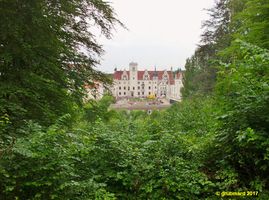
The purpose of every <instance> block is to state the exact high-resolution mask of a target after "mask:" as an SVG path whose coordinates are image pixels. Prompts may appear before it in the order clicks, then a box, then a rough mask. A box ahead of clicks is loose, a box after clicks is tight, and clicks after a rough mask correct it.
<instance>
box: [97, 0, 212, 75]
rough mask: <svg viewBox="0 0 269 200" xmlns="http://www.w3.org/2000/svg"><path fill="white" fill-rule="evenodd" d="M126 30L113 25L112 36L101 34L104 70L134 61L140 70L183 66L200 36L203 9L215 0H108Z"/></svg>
mask: <svg viewBox="0 0 269 200" xmlns="http://www.w3.org/2000/svg"><path fill="white" fill-rule="evenodd" d="M109 2H111V5H112V7H113V8H114V10H115V12H116V13H117V15H118V18H119V19H120V21H121V22H123V23H124V24H125V26H126V27H127V28H128V30H126V29H124V28H121V27H116V31H114V32H113V38H112V39H110V40H107V39H104V38H100V39H99V40H100V43H101V44H102V45H103V48H104V50H105V54H104V55H103V56H102V58H101V64H100V66H99V67H98V69H99V70H101V71H103V72H109V73H111V72H113V71H114V69H115V68H117V69H118V70H123V69H126V70H128V68H129V67H128V66H129V63H130V62H137V63H138V68H139V69H140V70H144V69H148V70H153V69H154V67H155V66H156V68H157V69H158V70H164V69H171V67H172V68H173V70H176V69H178V68H181V69H184V65H185V61H186V59H187V58H188V57H190V56H191V55H192V54H193V53H194V50H195V48H196V47H197V44H198V43H199V40H200V35H201V33H202V29H201V25H202V22H203V21H204V20H206V19H208V15H207V11H206V10H205V9H207V8H211V7H212V6H213V4H214V0H166V1H165V0H110V1H109Z"/></svg>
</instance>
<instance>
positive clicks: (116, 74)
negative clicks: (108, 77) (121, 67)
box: [113, 71, 129, 80]
mask: <svg viewBox="0 0 269 200" xmlns="http://www.w3.org/2000/svg"><path fill="white" fill-rule="evenodd" d="M123 72H124V71H115V72H114V74H113V79H114V80H121V76H122V74H123ZM126 72H127V75H128V78H129V71H126Z"/></svg>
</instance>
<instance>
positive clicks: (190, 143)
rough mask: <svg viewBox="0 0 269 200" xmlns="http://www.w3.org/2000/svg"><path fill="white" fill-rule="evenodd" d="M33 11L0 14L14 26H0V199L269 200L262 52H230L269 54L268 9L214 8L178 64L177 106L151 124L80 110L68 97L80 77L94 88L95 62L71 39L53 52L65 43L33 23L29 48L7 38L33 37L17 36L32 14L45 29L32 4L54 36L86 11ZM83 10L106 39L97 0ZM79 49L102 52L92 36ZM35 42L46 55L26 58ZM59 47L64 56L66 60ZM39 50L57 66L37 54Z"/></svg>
mask: <svg viewBox="0 0 269 200" xmlns="http://www.w3.org/2000/svg"><path fill="white" fill-rule="evenodd" d="M42 2H43V1H35V2H32V3H30V1H20V2H19V1H18V2H15V3H9V2H8V1H3V2H1V4H0V5H1V7H0V9H1V11H3V12H1V13H2V14H3V18H4V17H6V15H8V16H11V18H12V20H11V21H12V23H14V24H15V25H16V26H10V25H9V23H3V24H1V27H6V26H7V27H12V30H11V31H10V30H8V29H5V28H3V30H8V31H5V32H3V34H2V33H1V39H3V41H5V42H4V43H1V45H0V48H1V50H3V52H4V54H1V56H0V59H1V62H0V66H1V68H0V69H1V73H0V82H1V85H0V88H1V90H0V199H5V200H13V199H18V200H19V199H21V200H24V199H36V200H38V199H44V200H47V199H63V200H65V199H72V200H73V199H96V200H103V199H105V200H112V199H113V200H114V199H219V197H218V196H216V194H215V193H216V192H217V191H258V192H259V196H258V198H257V199H264V200H267V199H269V180H268V174H269V162H268V159H269V139H268V133H269V128H268V127H269V126H268V124H269V68H268V65H269V52H268V50H265V49H261V48H259V47H257V46H255V45H251V44H249V43H245V42H242V41H237V40H236V41H235V42H232V41H233V39H234V38H240V39H244V40H246V41H248V42H252V43H253V44H257V45H258V46H260V47H263V48H267V49H268V39H267V38H268V34H266V31H267V32H268V23H267V21H266V20H267V18H268V17H266V16H267V15H268V2H267V1H264V0H244V1H241V0H240V1H239V0H219V1H217V3H216V7H215V8H214V9H212V10H211V13H212V18H213V20H211V21H210V20H209V21H207V22H206V24H205V26H206V27H207V29H206V32H205V35H204V36H203V38H202V40H203V42H204V43H205V44H204V45H202V46H201V47H200V48H199V49H198V50H197V51H196V53H195V55H194V56H193V57H192V58H191V59H190V60H188V62H187V65H186V69H187V71H186V73H185V77H184V78H185V79H184V84H185V88H184V90H183V95H184V101H183V102H181V103H178V104H174V105H173V106H172V107H171V108H169V109H167V110H166V111H158V112H153V113H152V114H151V115H147V114H146V112H143V111H132V112H130V113H129V112H127V111H121V112H116V111H114V110H110V109H109V105H110V103H111V102H113V98H112V97H110V96H105V97H104V98H103V99H102V100H100V101H97V102H96V101H89V102H88V103H86V104H85V105H84V106H83V107H80V104H79V103H78V101H75V99H77V100H79V101H81V100H82V96H81V95H80V94H81V93H82V89H83V86H84V83H85V82H84V81H85V79H88V77H89V75H90V77H92V76H94V78H95V77H96V78H97V79H102V78H101V77H99V76H100V74H98V72H96V71H95V70H93V68H92V65H93V64H94V63H96V60H95V59H93V58H92V57H89V58H87V57H84V56H83V55H81V54H77V53H76V51H75V48H74V46H72V41H69V43H68V44H62V45H63V46H61V45H60V46H59V44H58V45H55V44H54V43H53V42H52V41H54V40H53V38H54V37H56V39H59V40H57V41H58V42H59V43H62V42H64V41H65V40H64V39H63V38H62V37H64V38H68V37H65V36H66V35H65V34H64V33H62V34H63V35H62V34H60V35H58V34H52V35H46V34H44V31H46V30H47V29H46V27H47V28H49V27H50V26H45V25H44V24H43V23H41V24H38V27H40V29H38V31H40V32H38V33H40V34H35V37H34V38H35V39H36V41H35V40H33V39H31V40H28V39H27V38H28V37H27V38H26V40H25V38H24V37H23V35H21V36H20V35H18V34H17V30H20V31H22V32H23V31H26V32H27V31H29V32H30V33H33V32H32V31H36V30H37V29H36V30H32V29H31V28H29V27H28V25H27V29H24V28H23V27H24V24H25V23H21V21H20V20H22V22H23V20H26V19H27V20H28V15H31V14H35V15H34V16H35V20H34V21H33V24H35V23H39V21H38V20H37V19H43V20H44V21H43V22H44V23H45V22H46V23H45V24H47V23H48V24H49V22H51V21H50V20H49V19H50V18H48V19H47V18H46V17H45V18H46V19H44V16H43V15H40V13H41V12H39V11H40V9H41V10H42V6H40V5H46V6H48V8H50V7H52V8H54V9H55V10H52V11H53V13H54V14H55V15H54V17H55V19H59V24H54V25H55V26H56V27H55V28H57V29H55V30H63V29H61V28H62V27H63V26H64V25H65V24H66V23H67V25H70V24H69V23H71V24H72V23H73V20H71V19H72V17H71V15H72V16H73V17H76V16H77V15H79V16H84V14H85V13H84V11H83V9H82V10H81V8H84V4H83V3H82V1H77V2H73V1H72V2H71V1H61V2H59V4H57V3H56V4H55V5H54V4H42ZM78 2H81V4H80V3H78ZM91 2H93V3H91ZM17 3H19V4H20V5H22V6H20V9H22V10H21V11H23V13H22V15H21V18H20V20H19V21H17V20H16V17H15V18H14V16H13V15H15V16H16V14H18V13H20V10H17V11H16V12H13V10H14V9H13V8H14V7H17ZM87 3H89V4H90V6H91V8H92V10H93V11H92V12H90V13H88V14H89V16H92V17H97V18H95V19H96V23H97V24H98V25H99V26H100V28H101V29H102V30H103V32H104V34H105V35H107V36H108V37H109V36H110V29H111V28H112V27H113V25H114V23H116V22H118V21H117V20H116V19H115V18H114V12H113V10H112V8H111V7H110V6H109V5H108V4H106V3H105V2H103V1H100V2H99V1H98V2H97V1H89V2H88V1H87ZM56 5H57V6H56ZM254 5H255V6H254ZM75 8H79V9H75ZM58 9H60V11H61V12H62V11H63V12H64V13H65V15H63V16H62V18H61V17H60V18H57V16H58V15H57V13H58ZM10 10H12V12H9V11H10ZM78 10H79V11H80V12H78ZM37 11H38V12H37ZM45 11H46V12H48V13H50V14H52V13H51V12H50V11H51V9H47V10H44V12H45ZM60 11H59V12H60ZM32 12H33V13H32ZM231 12H232V13H231ZM68 13H69V14H68ZM238 13H239V14H238ZM70 14H71V15H70ZM96 15H97V16H96ZM89 16H88V17H89ZM58 17H59V16H58ZM52 19H54V18H53V17H52V18H51V20H52ZM47 20H48V21H47ZM65 20H67V21H65ZM69 20H71V21H69ZM104 20H105V21H104ZM243 20H245V22H247V23H245V24H242V23H241V22H242V21H243ZM41 21H42V20H41ZM41 21H40V22H41ZM9 22H10V21H9ZM27 22H28V21H27ZM231 22H232V23H231ZM254 22H255V23H254ZM62 23H64V24H62ZM80 25H81V26H82V27H80V28H82V29H81V30H77V31H82V32H83V30H84V29H83V27H84V25H85V24H84V23H81V24H80ZM51 27H52V26H51ZM75 27H76V26H75ZM249 27H251V29H249ZM13 28H14V30H13ZM77 28H78V27H77ZM43 29H44V30H43ZM53 30H54V29H53ZM68 30H69V29H68ZM27 33H28V32H27ZM66 33H69V32H68V31H67V32H66ZM77 33H79V34H78V35H80V33H81V32H72V34H71V36H78V35H76V34H77ZM83 33H84V32H83ZM241 33H243V34H241ZM5 34H11V36H12V35H15V36H16V37H8V38H11V40H10V41H12V42H13V43H14V38H15V41H16V40H17V39H20V40H19V41H20V42H22V44H21V43H18V46H17V47H16V46H12V44H13V43H12V42H10V41H9V40H8V41H7V37H6V36H5ZM42 34H43V35H44V38H40V35H42ZM73 34H75V35H73ZM24 35H25V36H27V35H29V34H24ZM30 35H31V34H30ZM256 35H258V37H257V38H258V39H257V41H256ZM19 36H20V37H21V38H23V39H21V38H17V37H19ZM36 36H37V37H36ZM60 36H62V37H60ZM47 37H49V39H46V38H47ZM51 37H52V38H51ZM39 39H41V40H39ZM69 39H71V40H72V37H71V38H69ZM85 39H86V41H84V42H86V43H87V45H86V46H89V47H90V48H89V49H91V50H93V51H94V52H95V53H97V54H100V53H101V49H100V46H99V45H98V44H95V43H91V41H92V39H93V38H92V36H91V35H90V36H89V35H88V36H87V35H86V38H84V37H83V38H80V37H79V38H73V41H77V40H79V41H81V40H85ZM48 41H49V43H48ZM81 42H82V43H83V41H81ZM15 43H16V42H15ZM15 43H14V44H15ZM9 44H11V47H10V48H7V47H8V45H9ZM36 44H39V45H37V47H41V46H42V45H41V46H40V44H47V45H48V46H47V48H44V49H43V48H41V49H39V48H37V49H35V48H36V46H35V45H36ZM66 45H67V47H69V46H68V45H71V47H70V48H67V47H66ZM13 47H14V48H15V47H16V48H15V49H13ZM63 47H65V48H63ZM227 47H228V48H227ZM17 49H19V50H21V49H22V51H21V52H23V53H21V54H20V53H18V52H19V51H17ZM60 49H65V51H64V52H65V53H67V55H66V59H67V60H65V59H64V58H63V57H62V56H63V54H62V53H60V52H61V51H59V50H60ZM224 49H225V51H223V50H224ZM24 50H27V51H24ZM38 50H39V51H40V52H43V51H44V52H43V53H48V55H50V56H51V57H53V58H54V56H56V57H55V58H56V59H55V60H54V62H51V61H49V59H46V58H44V56H42V55H43V54H42V53H41V54H40V55H39V56H37V55H36V53H37V52H39V51H38ZM50 50H52V52H51V51H50ZM219 51H222V54H219V53H218V52H219ZM17 53H18V54H17ZM45 55H47V54H45ZM73 55H76V56H73ZM31 56H32V58H34V59H29V58H31ZM74 57H76V61H74V62H77V66H74V68H72V69H71V70H67V69H66V62H67V61H69V60H68V58H74ZM57 58H63V60H61V61H58V59H57ZM219 58H221V59H219ZM212 59H215V60H218V61H216V62H211V61H212ZM219 60H222V62H220V61H219ZM41 61H42V62H41ZM43 61H46V62H43ZM82 61H83V62H82ZM40 62H41V63H40ZM225 62H227V64H223V63H225ZM82 63H83V65H81V64H82ZM41 64H42V65H41ZM84 64H85V65H84ZM48 66H50V67H51V68H50V69H51V70H52V73H49V72H50V71H49V70H47V67H48ZM216 66H218V68H216ZM80 67H82V68H80ZM11 69H12V70H13V71H12V72H14V73H10V70H11ZM14 69H16V70H14ZM65 70H67V71H68V75H67V74H65V73H64V72H65ZM76 70H77V71H76ZM55 71H56V72H57V73H53V72H55ZM217 71H218V72H217ZM15 72H16V73H15ZM86 72H87V73H86ZM26 74H27V75H29V76H26ZM55 74H56V76H55ZM58 75H59V76H58ZM216 75H217V79H216ZM83 80H84V81H83ZM215 82H216V85H215V84H214V83H215ZM71 83H72V84H71ZM73 83H74V84H73ZM70 84H71V85H70ZM89 84H90V83H89ZM11 86H12V87H11ZM27 86H31V87H27ZM11 88H12V89H11ZM52 93H53V94H54V95H53V96H51V94H52ZM60 116H62V117H60ZM55 119H58V120H55ZM52 122H53V123H52ZM244 199H245V198H244ZM250 199H252V197H250Z"/></svg>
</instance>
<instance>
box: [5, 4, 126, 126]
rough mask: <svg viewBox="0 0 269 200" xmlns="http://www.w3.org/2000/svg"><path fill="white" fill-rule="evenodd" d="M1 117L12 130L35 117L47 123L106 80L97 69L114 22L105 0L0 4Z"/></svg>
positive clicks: (112, 11) (71, 109)
mask: <svg viewBox="0 0 269 200" xmlns="http://www.w3.org/2000/svg"><path fill="white" fill-rule="evenodd" d="M0 19H1V23H0V29H1V33H0V116H4V115H7V116H8V117H9V120H10V123H11V124H12V127H18V126H20V124H22V123H23V120H29V119H33V120H35V121H37V122H39V123H40V124H43V125H49V124H51V123H52V122H53V121H55V119H57V118H58V117H59V116H62V115H63V114H65V113H72V111H73V110H74V106H76V105H78V104H80V103H81V102H82V97H83V94H84V85H85V84H90V83H91V80H93V79H94V80H102V81H107V79H106V78H105V77H104V76H103V74H102V73H101V72H99V71H98V70H97V69H96V68H95V66H96V65H97V64H98V56H100V55H101V54H102V53H103V50H102V46H101V45H100V44H98V43H97V41H96V38H95V35H94V32H93V29H94V28H96V27H97V28H98V30H100V31H101V33H102V34H103V35H104V36H106V37H107V38H110V37H111V30H112V29H113V28H114V26H115V25H116V24H121V23H120V22H119V20H118V19H117V18H116V14H115V13H114V10H113V9H112V7H111V6H110V4H109V3H107V2H105V1H103V0H79V1H68V0H62V1H50V0H36V1H28V0H20V1H13V0H12V1H9V0H3V1H1V2H0Z"/></svg>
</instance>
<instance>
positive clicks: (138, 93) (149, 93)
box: [119, 92, 151, 95]
mask: <svg viewBox="0 0 269 200" xmlns="http://www.w3.org/2000/svg"><path fill="white" fill-rule="evenodd" d="M121 94H123V95H126V92H123V93H121V92H119V95H121ZM137 95H140V92H137ZM141 95H145V93H144V92H141ZM148 95H151V92H148Z"/></svg>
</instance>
